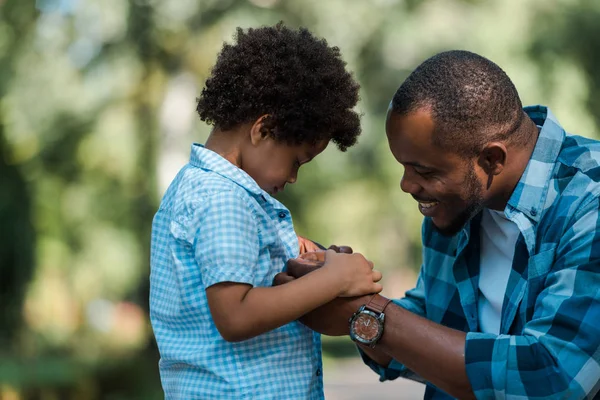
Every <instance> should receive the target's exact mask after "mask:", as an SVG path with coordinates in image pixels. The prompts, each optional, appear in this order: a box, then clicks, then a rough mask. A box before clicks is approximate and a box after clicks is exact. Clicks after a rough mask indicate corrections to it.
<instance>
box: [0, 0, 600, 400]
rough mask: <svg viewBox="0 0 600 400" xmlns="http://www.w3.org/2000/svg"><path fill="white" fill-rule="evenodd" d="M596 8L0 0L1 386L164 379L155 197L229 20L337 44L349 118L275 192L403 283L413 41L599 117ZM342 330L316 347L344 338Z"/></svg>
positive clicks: (62, 388) (590, 126)
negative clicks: (395, 145)
mask: <svg viewBox="0 0 600 400" xmlns="http://www.w3.org/2000/svg"><path fill="white" fill-rule="evenodd" d="M599 18H600V5H599V3H598V2H595V1H592V0H582V1H575V0H561V1H557V2H552V4H550V3H549V2H546V1H543V0H527V1H518V0H506V1H502V2H500V1H483V0H481V1H477V0H471V1H467V0H370V1H362V0H329V1H322V0H160V1H159V0H128V1H126V0H102V1H98V0H37V1H34V0H0V398H2V399H4V398H6V399H137V398H139V399H152V398H161V391H160V383H159V379H158V369H157V365H156V363H157V360H158V355H157V350H156V346H155V344H154V342H153V340H152V335H151V331H150V328H149V324H148V318H147V309H148V303H147V301H148V279H147V277H148V272H149V270H148V258H149V256H148V254H149V237H150V227H151V222H152V216H153V213H154V211H155V209H156V207H157V206H158V203H159V201H160V197H161V195H162V193H163V192H164V190H165V189H166V186H167V185H168V183H169V181H170V179H172V177H173V176H174V174H175V173H176V171H177V170H178V169H179V168H180V167H181V166H182V165H183V164H184V163H185V162H186V159H187V157H188V152H189V146H190V144H191V143H192V142H194V141H197V142H203V141H204V140H205V138H206V137H207V135H208V132H209V127H207V126H204V125H203V124H202V123H200V122H199V121H198V120H197V119H196V118H195V113H194V109H195V104H194V102H195V97H196V96H197V95H198V94H199V93H200V90H201V88H202V85H203V82H204V81H205V79H206V78H207V76H208V74H209V71H210V67H211V65H212V64H213V63H214V61H215V57H216V54H217V52H218V51H219V49H220V47H221V45H222V43H223V41H224V40H225V41H228V40H231V37H232V34H233V32H234V30H235V27H237V26H242V27H250V26H257V25H263V24H274V23H276V22H277V21H279V20H283V21H285V22H286V23H288V24H289V25H291V26H299V25H302V26H306V27H308V28H309V29H311V30H312V31H314V32H315V33H316V34H318V35H320V36H323V37H325V38H326V39H327V40H328V41H329V42H330V43H331V44H333V45H337V46H339V47H340V48H341V50H342V53H343V55H344V58H345V59H346V60H347V62H348V64H349V67H350V68H351V69H352V70H353V71H354V72H355V75H356V77H357V79H358V80H359V81H360V83H361V85H362V89H361V97H362V100H361V102H360V104H359V106H358V108H359V109H360V111H361V112H363V114H364V118H363V130H364V133H363V135H362V136H361V139H360V142H359V145H358V146H356V147H355V148H353V149H351V150H350V151H348V152H347V153H345V154H344V153H339V152H338V151H337V150H335V149H334V148H329V149H327V150H326V152H325V153H324V154H323V155H322V156H320V157H319V158H317V159H316V160H315V161H314V162H313V163H311V164H309V165H307V166H306V167H303V170H302V172H301V175H300V179H299V182H298V183H297V184H296V185H294V187H291V188H290V189H289V191H288V192H287V193H285V194H283V195H282V197H281V200H282V201H283V202H284V203H285V204H287V205H288V206H289V208H290V209H291V210H292V212H293V215H294V219H295V223H296V226H297V230H298V232H299V233H301V234H303V235H305V236H308V237H311V238H314V239H315V240H317V241H319V242H321V243H338V244H349V245H351V246H353V247H354V248H355V250H358V251H361V252H363V253H364V254H366V255H367V256H368V257H369V258H371V259H373V260H374V261H375V263H376V265H377V266H378V268H380V269H382V270H383V271H384V273H385V275H386V278H385V285H386V293H387V294H389V295H392V294H395V295H400V294H401V292H402V290H404V289H406V288H409V287H410V286H411V285H412V284H413V283H414V279H415V271H417V270H418V267H419V262H420V237H419V235H420V222H421V217H420V215H419V213H418V212H417V209H416V207H415V204H414V202H413V201H412V200H411V199H410V197H409V196H407V195H404V194H403V193H401V191H400V189H399V180H400V177H401V175H402V169H401V167H400V166H399V165H398V164H397V163H396V162H395V161H394V160H393V158H392V156H391V155H390V154H389V151H388V150H387V143H386V141H385V135H384V130H383V120H384V115H385V112H386V110H387V107H388V103H389V101H390V99H391V97H392V95H393V93H394V91H395V90H396V88H397V87H398V85H399V84H400V83H401V82H402V80H403V79H404V78H405V77H406V76H407V75H408V74H409V73H410V71H411V70H412V69H413V68H414V67H416V66H417V65H418V64H419V63H420V62H421V61H422V60H424V59H425V58H427V57H428V56H430V55H432V54H434V53H436V52H438V51H442V50H445V49H451V48H463V49H469V50H472V51H475V52H478V53H480V54H482V55H484V56H487V57H489V58H491V59H492V60H494V61H495V62H497V63H498V64H499V65H501V66H502V67H503V68H504V69H505V70H506V71H507V73H508V74H509V75H510V76H511V77H512V78H513V80H514V81H515V84H516V85H517V88H518V89H519V91H520V93H521V96H522V98H523V101H524V103H526V104H531V103H544V104H547V105H549V106H551V107H552V109H553V111H554V112H555V114H556V115H557V116H558V118H559V119H560V120H561V122H563V124H564V126H566V127H568V128H569V129H570V130H571V131H573V132H577V133H581V134H583V135H585V136H596V134H597V132H598V127H599V126H600V97H598V96H597V95H596V93H598V91H599V90H600V70H599V69H598V68H597V67H596V66H597V65H598V59H599V58H600V24H598V23H597V21H598V20H599ZM343 343H346V344H343ZM343 343H342V342H339V341H335V340H333V341H331V340H329V341H326V342H325V346H326V347H325V351H326V354H329V355H330V356H335V357H338V356H343V355H347V354H346V353H347V349H348V348H350V349H351V348H352V346H348V344H347V341H346V342H343Z"/></svg>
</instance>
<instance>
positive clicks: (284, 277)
mask: <svg viewBox="0 0 600 400" xmlns="http://www.w3.org/2000/svg"><path fill="white" fill-rule="evenodd" d="M298 238H299V239H300V236H298ZM304 240H308V239H304ZM308 241H309V242H310V240H308ZM311 243H312V242H311ZM313 244H314V243H313ZM328 250H333V251H335V252H336V253H346V254H352V252H353V251H352V247H350V246H336V245H331V246H329V249H328ZM324 263H325V252H324V251H322V250H320V249H319V250H317V251H313V252H306V253H302V252H301V253H300V257H299V258H292V259H290V260H288V262H287V269H286V272H280V273H279V274H277V275H275V278H274V279H273V286H277V285H282V284H284V283H287V282H290V281H293V280H294V279H296V278H300V277H301V276H304V275H306V274H308V273H309V272H312V271H314V270H315V269H317V268H321V267H322V266H323V264H324Z"/></svg>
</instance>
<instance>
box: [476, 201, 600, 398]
mask: <svg viewBox="0 0 600 400" xmlns="http://www.w3.org/2000/svg"><path fill="white" fill-rule="evenodd" d="M598 208H599V204H598V199H595V200H593V201H592V202H591V203H589V204H588V205H587V206H584V207H582V208H581V209H580V210H579V211H578V212H577V213H575V216H574V217H573V219H572V220H571V222H570V223H569V226H568V227H567V229H566V230H565V232H564V234H562V237H560V236H559V237H560V239H559V241H558V244H557V246H556V248H555V251H556V253H555V255H552V256H554V263H553V264H552V265H551V267H550V271H549V272H548V274H547V275H546V277H545V282H544V283H543V289H542V291H541V292H540V295H539V296H538V298H537V301H536V303H535V307H534V310H533V314H532V319H531V320H530V321H529V322H528V323H527V324H526V325H525V326H524V328H523V331H522V335H519V336H515V335H493V334H486V333H477V332H470V333H468V334H467V339H466V346H465V362H466V370H467V375H468V377H469V380H470V382H471V386H472V388H473V391H474V393H475V396H476V397H477V398H478V399H484V398H485V399H489V398H496V397H502V398H509V397H510V398H536V399H559V398H560V399H584V398H592V397H594V395H595V393H597V392H598V390H599V389H600V323H599V321H600V290H599V289H600V232H599V228H598V225H599V223H600V219H599V210H598ZM561 233H562V232H561ZM541 254H542V257H543V253H541ZM536 257H537V256H536ZM531 264H532V263H531V261H530V266H529V268H535V263H534V265H531Z"/></svg>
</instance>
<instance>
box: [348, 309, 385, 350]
mask: <svg viewBox="0 0 600 400" xmlns="http://www.w3.org/2000/svg"><path fill="white" fill-rule="evenodd" d="M362 314H367V315H370V316H371V317H373V318H375V320H376V321H377V323H378V326H377V334H376V335H375V337H374V338H373V339H370V340H369V339H365V338H363V337H361V336H359V335H358V334H357V333H356V332H355V330H354V321H356V319H357V318H358V317H359V316H360V315H362ZM384 318H385V314H384V313H376V312H374V311H371V310H366V309H365V306H364V305H363V306H361V307H360V308H359V309H358V311H356V312H355V313H354V314H353V315H352V317H351V318H350V321H349V325H350V339H352V340H353V341H355V342H358V343H362V344H365V345H368V346H371V347H373V346H375V344H377V341H378V340H379V339H380V338H381V335H382V334H383V321H384Z"/></svg>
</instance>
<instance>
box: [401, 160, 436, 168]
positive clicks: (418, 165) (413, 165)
mask: <svg viewBox="0 0 600 400" xmlns="http://www.w3.org/2000/svg"><path fill="white" fill-rule="evenodd" d="M402 164H404V165H410V166H412V167H417V168H425V169H435V168H434V167H428V166H427V165H423V164H419V163H418V162H416V161H407V162H403V163H402Z"/></svg>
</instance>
